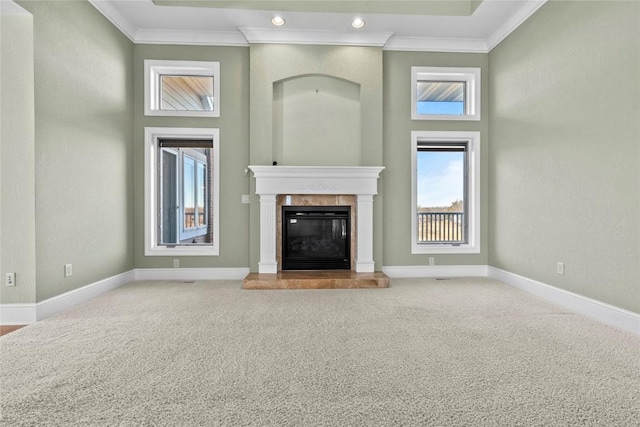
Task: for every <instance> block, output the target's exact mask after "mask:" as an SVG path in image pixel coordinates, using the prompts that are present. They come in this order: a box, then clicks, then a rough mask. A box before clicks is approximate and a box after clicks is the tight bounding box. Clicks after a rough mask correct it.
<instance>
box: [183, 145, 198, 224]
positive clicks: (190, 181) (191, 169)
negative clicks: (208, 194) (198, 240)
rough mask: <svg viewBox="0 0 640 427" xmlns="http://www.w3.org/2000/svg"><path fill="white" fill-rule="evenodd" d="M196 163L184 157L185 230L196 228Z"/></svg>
mask: <svg viewBox="0 0 640 427" xmlns="http://www.w3.org/2000/svg"><path fill="white" fill-rule="evenodd" d="M195 167H196V165H195V161H194V160H193V159H192V158H190V157H187V156H184V162H183V169H182V173H183V184H182V191H183V195H182V200H183V205H184V209H183V214H184V228H185V229H188V228H193V227H195V226H196V219H195V218H196V217H195V211H196V195H195V192H194V190H195V182H194V178H195Z"/></svg>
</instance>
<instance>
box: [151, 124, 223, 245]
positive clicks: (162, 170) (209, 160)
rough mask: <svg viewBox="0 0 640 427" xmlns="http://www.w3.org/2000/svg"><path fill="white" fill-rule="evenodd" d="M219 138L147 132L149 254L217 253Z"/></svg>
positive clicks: (180, 131) (191, 131) (184, 131)
mask: <svg viewBox="0 0 640 427" xmlns="http://www.w3.org/2000/svg"><path fill="white" fill-rule="evenodd" d="M218 137H219V131H218V129H211V128H151V127H149V128H145V255H218V254H219V229H220V227H219V219H218V212H219V207H218V201H219V188H220V183H219V176H220V174H219V165H220V156H219V152H220V149H219V141H218Z"/></svg>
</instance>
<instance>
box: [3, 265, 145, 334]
mask: <svg viewBox="0 0 640 427" xmlns="http://www.w3.org/2000/svg"><path fill="white" fill-rule="evenodd" d="M134 277H135V275H134V273H133V270H131V271H127V272H125V273H121V274H117V275H115V276H111V277H108V278H106V279H103V280H99V281H97V282H94V283H90V284H88V285H86V286H82V287H81V288H77V289H73V290H71V291H69V292H65V293H63V294H60V295H56V296H55V297H51V298H48V299H46V300H44V301H40V302H38V303H33V304H0V324H3V325H29V324H31V323H34V322H36V321H38V320H42V319H44V318H47V317H49V316H52V315H54V314H56V313H59V312H61V311H63V310H66V309H68V308H70V307H73V306H74V305H77V304H81V303H83V302H87V301H89V300H91V299H93V298H95V297H97V296H99V295H102V294H104V293H106V292H109V291H111V290H113V289H116V288H119V287H120V286H122V285H125V284H127V283H129V282H132V281H134V280H135V279H134Z"/></svg>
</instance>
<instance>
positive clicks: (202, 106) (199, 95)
mask: <svg viewBox="0 0 640 427" xmlns="http://www.w3.org/2000/svg"><path fill="white" fill-rule="evenodd" d="M213 80H214V77H213V76H169V75H163V76H162V77H161V85H162V92H161V101H160V109H162V110H164V111H213Z"/></svg>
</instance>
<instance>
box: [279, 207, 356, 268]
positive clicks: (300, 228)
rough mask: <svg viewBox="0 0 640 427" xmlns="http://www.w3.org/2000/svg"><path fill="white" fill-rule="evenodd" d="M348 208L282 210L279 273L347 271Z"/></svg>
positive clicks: (349, 260)
mask: <svg viewBox="0 0 640 427" xmlns="http://www.w3.org/2000/svg"><path fill="white" fill-rule="evenodd" d="M350 210H351V208H350V207H349V206H283V207H282V270H350V269H351V254H350V252H351V251H350V246H351V232H350V223H351V220H350Z"/></svg>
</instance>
